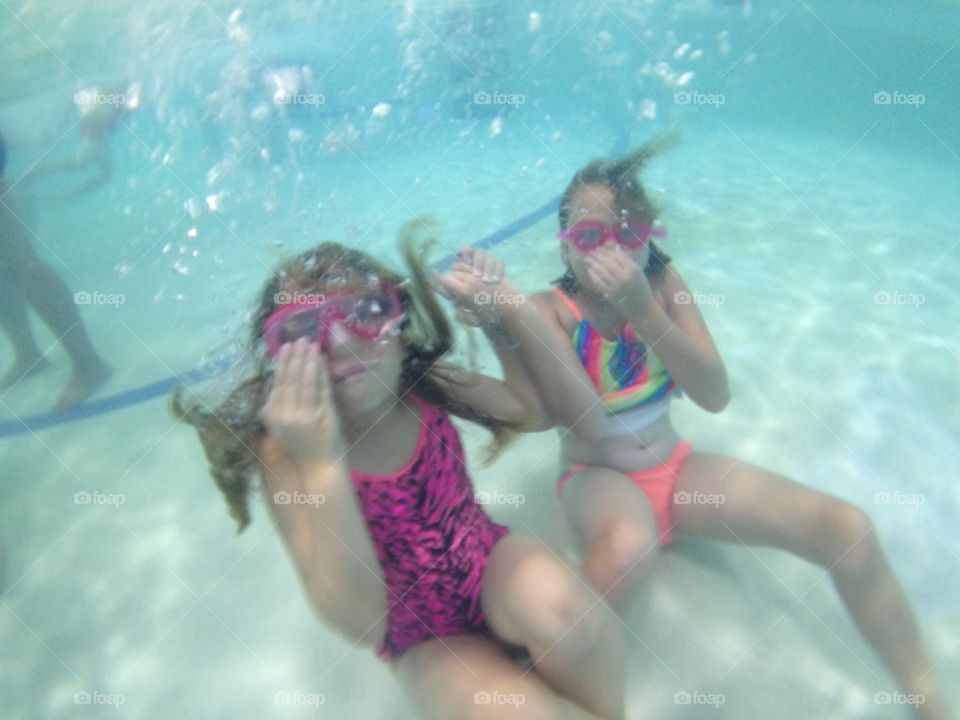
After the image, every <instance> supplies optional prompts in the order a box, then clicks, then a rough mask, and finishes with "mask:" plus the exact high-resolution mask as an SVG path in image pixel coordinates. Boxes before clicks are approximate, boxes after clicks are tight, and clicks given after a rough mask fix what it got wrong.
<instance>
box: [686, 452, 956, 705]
mask: <svg viewBox="0 0 960 720" xmlns="http://www.w3.org/2000/svg"><path fill="white" fill-rule="evenodd" d="M676 489H677V491H678V492H684V491H685V492H688V493H690V494H691V496H693V493H702V494H704V495H716V496H718V497H719V498H722V502H719V503H714V504H697V503H691V504H683V505H674V520H675V522H676V525H675V526H674V532H677V533H688V534H693V535H700V536H703V537H708V538H713V539H716V540H726V541H728V542H739V543H743V544H748V545H765V546H770V547H777V548H781V549H783V550H787V551H788V552H791V553H794V554H795V555H799V556H800V557H803V558H806V559H807V560H810V561H811V562H814V563H817V564H818V565H820V566H821V567H823V568H825V569H826V570H827V571H828V572H829V573H830V575H831V577H832V578H833V582H834V585H835V586H836V588H837V591H838V592H839V594H840V597H841V598H842V599H843V602H844V603H845V605H846V606H847V609H848V610H849V612H850V615H851V616H852V618H853V620H854V622H855V623H856V625H857V627H858V628H859V629H860V632H861V633H862V634H863V636H864V638H865V639H866V640H867V642H868V643H869V644H870V645H871V646H872V647H873V648H874V649H875V650H876V652H877V654H878V655H879V657H880V659H881V660H882V661H883V663H884V664H885V665H886V667H887V668H888V669H889V670H890V672H891V673H892V674H893V676H894V677H895V678H896V680H897V681H898V683H899V684H900V686H901V688H902V689H903V690H904V692H906V693H909V694H918V695H923V696H924V697H925V699H926V702H925V703H924V704H922V705H920V706H919V707H918V708H917V717H922V718H941V717H948V716H947V714H946V710H945V708H944V706H943V705H942V700H941V699H940V694H939V692H938V690H937V685H936V682H935V680H934V677H933V668H932V667H931V665H930V662H929V660H928V659H927V656H926V653H925V651H924V648H923V643H922V641H921V639H920V633H919V630H918V629H917V624H916V621H915V620H914V618H913V613H912V612H911V610H910V606H909V604H908V602H907V598H906V596H905V595H904V593H903V590H902V589H901V587H900V584H899V582H898V581H897V578H896V577H895V576H894V573H893V570H892V569H891V567H890V564H889V562H888V561H887V558H886V556H885V555H884V553H883V550H882V549H881V547H880V543H879V541H878V539H877V535H876V533H875V532H874V530H873V526H872V525H871V523H870V520H869V518H868V517H867V516H866V515H865V514H864V512H863V511H862V510H860V508H858V507H856V506H854V505H851V504H850V503H847V502H845V501H843V500H840V499H838V498H835V497H832V496H830V495H826V494H824V493H821V492H818V491H816V490H813V489H811V488H807V487H804V486H803V485H799V484H798V483H795V482H793V481H791V480H789V479H787V478H785V477H783V476H780V475H776V474H774V473H771V472H768V471H767V470H764V469H762V468H759V467H756V466H755V465H751V464H749V463H745V462H741V461H739V460H736V459H733V458H729V457H725V456H722V455H713V454H708V453H692V454H691V455H690V457H689V458H688V459H687V462H686V464H685V465H684V466H683V469H682V471H681V473H680V477H679V478H678V480H677V488H676Z"/></svg>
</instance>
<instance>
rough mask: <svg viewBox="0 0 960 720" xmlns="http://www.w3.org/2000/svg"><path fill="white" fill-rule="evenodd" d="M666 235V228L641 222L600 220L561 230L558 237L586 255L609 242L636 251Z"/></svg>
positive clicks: (584, 222) (586, 221)
mask: <svg viewBox="0 0 960 720" xmlns="http://www.w3.org/2000/svg"><path fill="white" fill-rule="evenodd" d="M666 234H667V231H666V229H665V228H662V227H653V226H651V225H647V224H646V223H644V222H640V221H639V220H625V221H624V222H620V223H616V224H614V225H607V224H605V223H602V222H600V221H599V220H583V221H581V222H578V223H577V224H576V225H574V226H573V227H572V228H567V229H566V230H561V231H560V232H559V233H557V237H559V238H561V239H563V240H569V241H570V242H572V243H573V246H574V247H575V248H576V249H577V250H578V251H579V252H581V253H583V254H585V255H586V254H588V253H592V252H593V251H594V250H596V249H597V248H598V247H600V246H601V245H603V244H604V243H605V242H607V241H608V240H613V241H614V242H616V243H617V244H619V245H620V246H622V247H625V248H628V249H630V250H636V249H637V248H642V247H643V246H644V245H646V244H647V243H648V242H649V241H650V238H651V237H662V236H664V235H666Z"/></svg>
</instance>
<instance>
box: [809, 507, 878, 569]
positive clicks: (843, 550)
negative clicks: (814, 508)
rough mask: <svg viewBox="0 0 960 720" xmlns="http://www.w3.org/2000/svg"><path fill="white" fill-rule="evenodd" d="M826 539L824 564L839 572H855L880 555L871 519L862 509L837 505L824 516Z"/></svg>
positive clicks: (829, 508) (825, 512) (826, 511)
mask: <svg viewBox="0 0 960 720" xmlns="http://www.w3.org/2000/svg"><path fill="white" fill-rule="evenodd" d="M822 523H823V531H824V532H823V535H822V537H824V538H828V539H829V543H828V544H829V546H830V547H829V549H828V550H827V552H826V553H825V557H824V560H825V561H826V562H827V563H829V565H835V566H836V567H837V568H838V569H841V570H848V571H851V570H852V571H856V570H858V569H859V568H862V567H863V566H864V565H865V564H867V563H869V562H870V560H871V559H872V558H873V557H874V556H875V555H876V553H877V552H878V547H879V546H878V541H877V537H876V533H875V532H874V529H873V523H872V522H871V521H870V518H869V516H868V515H867V514H866V513H865V512H864V511H863V510H862V509H861V508H859V507H857V506H856V505H853V504H851V503H848V502H844V501H841V500H838V501H835V502H833V503H831V504H830V506H829V507H828V508H827V509H826V510H825V511H824V513H823V520H822Z"/></svg>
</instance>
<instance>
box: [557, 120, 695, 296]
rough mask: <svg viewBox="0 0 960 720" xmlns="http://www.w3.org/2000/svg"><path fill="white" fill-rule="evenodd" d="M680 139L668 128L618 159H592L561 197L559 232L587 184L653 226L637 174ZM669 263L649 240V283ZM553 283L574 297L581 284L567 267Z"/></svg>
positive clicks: (654, 210)
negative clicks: (604, 189) (605, 191)
mask: <svg viewBox="0 0 960 720" xmlns="http://www.w3.org/2000/svg"><path fill="white" fill-rule="evenodd" d="M679 140H680V132H679V131H678V130H675V129H673V128H671V129H669V130H666V131H664V132H662V133H660V134H659V135H657V136H656V137H654V138H653V140H651V141H650V142H648V143H647V144H646V145H643V146H642V147H639V148H637V149H636V150H634V151H632V152H630V153H628V154H627V155H624V156H623V157H621V158H616V159H613V160H609V159H599V160H593V161H592V162H590V163H589V164H588V165H586V166H585V167H583V168H581V169H580V170H578V171H577V172H576V173H575V174H574V176H573V179H572V180H571V181H570V184H569V185H567V189H566V190H564V191H563V196H562V197H561V198H560V208H559V210H558V212H557V216H558V220H559V221H560V229H561V230H566V229H567V223H568V222H569V221H570V210H571V207H572V204H573V196H574V194H575V193H576V192H577V191H579V190H581V189H582V188H585V187H587V186H589V185H603V186H605V187H609V188H611V189H613V192H614V197H615V199H616V203H617V208H618V209H620V210H625V211H626V213H627V216H628V217H630V218H635V219H639V220H642V221H643V222H645V223H647V224H649V225H652V224H653V222H654V221H655V220H656V219H657V214H658V212H657V208H656V207H655V206H654V204H653V203H652V202H651V201H650V199H649V198H648V197H647V194H646V193H645V192H644V190H643V185H641V184H640V178H639V173H640V170H641V169H643V166H644V165H646V164H647V162H648V161H650V160H651V159H653V158H654V157H656V156H657V155H659V154H660V153H662V152H663V151H664V150H668V149H670V148H671V147H674V146H675V145H676V144H678V142H679ZM669 263H670V256H669V255H667V254H666V253H665V252H664V251H663V250H661V249H660V248H659V247H658V246H657V244H656V243H655V242H653V241H652V240H651V241H650V260H649V261H648V262H647V267H646V268H645V269H644V272H645V273H646V275H647V277H648V278H649V279H651V280H654V279H659V278H660V277H661V276H662V275H663V272H664V270H666V268H667V265H668V264H669ZM553 284H554V285H557V286H558V287H559V288H560V289H561V290H563V291H564V292H565V293H566V294H568V295H573V294H575V293H577V292H579V290H580V284H579V283H578V282H577V278H576V276H575V275H574V274H573V270H572V269H571V268H570V266H569V265H568V266H567V268H566V271H565V272H564V274H563V275H561V276H560V277H559V278H557V279H556V280H554V281H553Z"/></svg>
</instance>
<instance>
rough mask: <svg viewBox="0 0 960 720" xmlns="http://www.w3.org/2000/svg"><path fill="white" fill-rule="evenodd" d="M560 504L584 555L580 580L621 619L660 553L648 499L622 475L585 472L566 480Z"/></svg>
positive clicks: (597, 469)
mask: <svg viewBox="0 0 960 720" xmlns="http://www.w3.org/2000/svg"><path fill="white" fill-rule="evenodd" d="M560 503H561V504H562V505H563V509H564V511H565V512H566V515H567V519H568V520H569V521H570V524H571V526H572V527H573V531H574V537H575V539H576V541H577V544H578V546H579V549H580V551H581V553H582V554H583V558H584V561H583V574H584V575H586V577H587V579H588V580H589V581H590V582H591V583H592V584H593V587H594V588H595V589H596V590H597V592H598V593H600V595H602V596H603V597H604V599H606V601H607V602H608V603H610V605H611V606H612V607H613V609H614V610H616V611H617V613H619V614H620V615H621V616H623V615H624V614H625V613H626V611H627V609H628V608H629V605H630V602H631V600H632V599H633V597H634V595H635V593H634V591H635V590H636V586H637V583H638V582H639V581H640V580H641V578H642V577H643V576H644V575H645V574H646V573H647V571H648V569H649V568H650V566H651V564H652V563H653V561H654V559H655V558H656V557H657V553H658V551H659V548H660V541H659V538H658V530H657V522H656V518H655V517H654V515H653V510H651V508H650V503H649V502H647V497H646V496H645V495H644V494H643V491H642V490H640V489H639V488H638V487H637V486H636V485H634V484H633V482H632V481H631V480H630V478H628V477H627V476H626V475H623V474H622V473H618V472H616V471H614V470H610V469H608V468H601V467H588V468H585V469H583V470H581V471H580V472H578V473H576V474H575V475H573V476H571V477H570V478H569V479H568V480H567V482H566V484H565V485H564V486H563V489H562V490H561V491H560Z"/></svg>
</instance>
